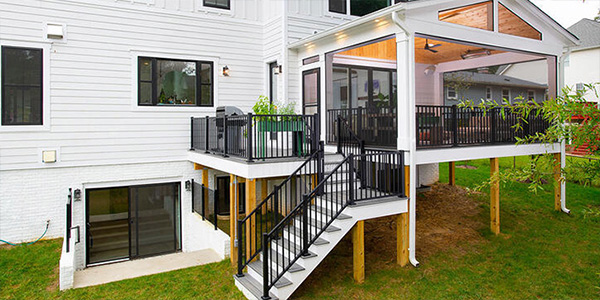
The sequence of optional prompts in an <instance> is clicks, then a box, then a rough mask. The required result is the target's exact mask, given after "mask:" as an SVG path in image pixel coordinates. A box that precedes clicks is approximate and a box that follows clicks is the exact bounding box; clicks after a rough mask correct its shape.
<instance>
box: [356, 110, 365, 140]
mask: <svg viewBox="0 0 600 300" xmlns="http://www.w3.org/2000/svg"><path fill="white" fill-rule="evenodd" d="M362 116H363V108H362V107H360V106H359V107H358V112H357V113H356V134H357V135H358V137H360V139H361V140H362V139H364V138H363V132H362V129H363V118H362Z"/></svg>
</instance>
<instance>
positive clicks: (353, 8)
mask: <svg viewBox="0 0 600 300" xmlns="http://www.w3.org/2000/svg"><path fill="white" fill-rule="evenodd" d="M388 2H389V1H388V0H369V1H366V0H350V14H351V15H353V16H359V17H360V16H364V15H367V14H370V13H372V12H374V11H378V10H380V9H382V8H385V7H387V6H388V5H389V3H388ZM396 3H398V2H397V1H396ZM329 11H330V12H334V13H339V14H347V13H348V7H347V1H346V0H329Z"/></svg>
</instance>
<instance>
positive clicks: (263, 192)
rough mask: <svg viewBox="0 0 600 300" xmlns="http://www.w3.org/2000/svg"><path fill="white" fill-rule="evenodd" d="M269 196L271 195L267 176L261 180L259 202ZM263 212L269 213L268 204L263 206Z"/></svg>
mask: <svg viewBox="0 0 600 300" xmlns="http://www.w3.org/2000/svg"><path fill="white" fill-rule="evenodd" d="M267 196H269V180H268V179H267V178H263V179H261V180H260V199H259V200H258V202H262V201H263V200H265V199H266V198H267ZM258 202H257V203H258ZM262 213H263V214H266V213H267V205H265V206H263V210H262Z"/></svg>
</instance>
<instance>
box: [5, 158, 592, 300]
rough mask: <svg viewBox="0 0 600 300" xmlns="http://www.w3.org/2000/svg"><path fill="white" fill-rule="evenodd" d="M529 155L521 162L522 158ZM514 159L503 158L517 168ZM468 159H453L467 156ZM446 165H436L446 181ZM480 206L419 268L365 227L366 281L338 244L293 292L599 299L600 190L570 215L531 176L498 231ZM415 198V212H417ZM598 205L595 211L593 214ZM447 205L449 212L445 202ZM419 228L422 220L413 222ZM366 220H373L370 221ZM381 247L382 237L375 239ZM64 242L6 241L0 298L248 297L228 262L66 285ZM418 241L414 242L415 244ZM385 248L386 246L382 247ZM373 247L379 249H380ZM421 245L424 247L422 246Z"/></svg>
mask: <svg viewBox="0 0 600 300" xmlns="http://www.w3.org/2000/svg"><path fill="white" fill-rule="evenodd" d="M524 160H525V159H524V158H523V159H520V160H519V161H518V164H521V163H524ZM512 163H513V160H512V158H507V159H502V160H501V167H512ZM461 164H462V163H457V165H461ZM469 164H470V165H474V166H476V167H477V169H461V168H457V169H456V176H457V177H456V180H457V184H458V185H460V186H465V187H474V186H475V185H477V184H479V183H481V182H482V181H483V180H485V179H486V178H488V177H489V163H488V161H487V160H482V161H471V162H469ZM447 174H448V169H447V164H442V165H441V168H440V175H441V182H447ZM466 197H472V198H473V201H475V202H476V203H477V204H479V206H480V208H481V209H480V210H479V211H478V213H477V214H475V215H474V216H472V217H469V218H470V219H472V220H471V221H472V222H479V223H480V224H482V226H481V228H480V229H478V232H477V233H478V236H479V242H468V241H467V242H464V245H461V246H460V247H449V248H448V249H447V250H445V251H438V252H436V253H434V254H431V255H427V256H426V257H423V255H421V257H419V252H417V258H418V259H419V260H420V262H421V266H420V267H419V268H413V267H405V268H400V267H398V266H397V265H396V264H395V261H394V256H395V252H394V251H386V252H383V251H376V250H370V249H372V248H373V244H377V243H378V242H381V243H382V244H384V243H387V244H391V245H393V244H394V243H395V241H394V240H393V239H394V237H390V236H378V235H376V234H371V236H369V231H368V230H367V232H366V235H365V239H366V240H367V242H368V243H369V244H371V246H367V251H366V275H367V278H366V282H365V283H364V284H362V285H356V284H354V283H353V281H352V256H351V255H349V253H351V252H349V250H348V249H347V246H348V244H347V243H344V242H343V243H342V244H341V245H340V246H339V247H336V249H334V251H333V252H332V255H330V256H328V257H327V258H326V259H325V261H324V262H323V264H322V265H321V266H320V267H319V268H318V269H317V271H316V272H315V274H314V275H313V276H311V277H310V278H309V280H308V281H307V282H306V284H305V285H303V286H302V287H301V288H300V289H299V291H298V292H297V293H296V294H295V295H294V297H295V298H300V299H457V298H459V299H460V298H466V299H473V298H475V299H598V298H600V189H599V188H593V187H583V186H580V185H575V184H568V185H567V207H569V208H570V209H571V211H572V213H571V215H566V214H564V213H559V212H555V211H554V210H553V207H554V202H553V201H554V200H553V195H552V186H551V185H547V189H546V191H543V192H540V193H538V194H537V195H536V194H532V193H530V192H529V191H528V190H527V186H526V184H522V183H511V184H509V185H507V186H503V187H501V200H500V201H501V215H500V223H501V230H502V234H500V235H499V236H494V235H492V234H490V232H489V229H488V224H489V205H488V202H489V197H488V195H487V191H484V192H483V193H477V194H473V195H471V196H466ZM418 203H419V202H417V213H419V204H418ZM594 212H595V213H594ZM448 213H449V214H451V213H452V211H448ZM417 227H418V224H417ZM367 229H368V227H367ZM375 246H377V245H375ZM59 247H60V242H59V241H43V242H40V243H38V244H36V245H33V246H29V247H12V248H6V247H5V248H0V268H1V269H2V271H1V272H0V299H25V298H26V299H48V298H62V299H184V298H194V299H243V296H242V295H241V293H239V292H238V291H237V289H236V288H235V286H234V283H233V279H232V275H233V273H234V269H233V268H232V267H231V266H230V264H229V263H228V262H227V261H224V262H221V263H216V264H211V265H206V266H200V267H195V268H190V269H186V270H181V271H174V272H169V273H164V274H159V275H152V276H147V277H142V278H137V279H131V280H125V281H121V282H117V283H110V284H106V285H102V286H98V287H90V288H83V289H77V290H71V291H67V292H64V293H63V292H59V291H57V290H56V285H57V284H56V282H57V277H58V274H57V267H58V259H59V255H60V249H59ZM417 247H418V246H417ZM381 248H382V249H387V248H385V247H381ZM375 249H377V248H375ZM421 253H423V252H421Z"/></svg>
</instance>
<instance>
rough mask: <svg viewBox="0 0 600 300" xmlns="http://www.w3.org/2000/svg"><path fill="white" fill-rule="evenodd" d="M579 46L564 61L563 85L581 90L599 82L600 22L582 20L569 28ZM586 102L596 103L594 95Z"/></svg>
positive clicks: (588, 96) (591, 94) (589, 95)
mask: <svg viewBox="0 0 600 300" xmlns="http://www.w3.org/2000/svg"><path fill="white" fill-rule="evenodd" d="M569 31H571V32H572V33H573V34H575V35H576V36H577V37H578V38H579V40H581V44H580V45H578V46H575V47H573V48H572V49H571V53H570V54H569V56H568V58H567V59H566V61H565V85H567V86H570V87H572V88H574V89H582V85H584V84H591V83H598V82H600V22H597V21H594V20H590V19H582V20H580V21H579V22H577V23H575V24H574V25H572V26H571V27H569ZM586 96H587V98H586V100H588V101H596V102H598V100H599V98H598V96H597V95H595V94H594V93H589V94H588V95H586Z"/></svg>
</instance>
